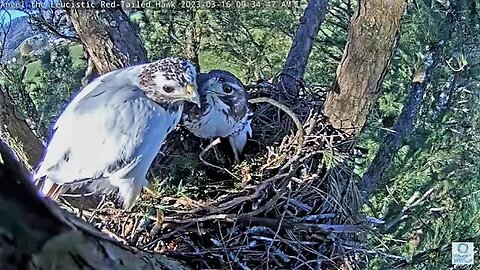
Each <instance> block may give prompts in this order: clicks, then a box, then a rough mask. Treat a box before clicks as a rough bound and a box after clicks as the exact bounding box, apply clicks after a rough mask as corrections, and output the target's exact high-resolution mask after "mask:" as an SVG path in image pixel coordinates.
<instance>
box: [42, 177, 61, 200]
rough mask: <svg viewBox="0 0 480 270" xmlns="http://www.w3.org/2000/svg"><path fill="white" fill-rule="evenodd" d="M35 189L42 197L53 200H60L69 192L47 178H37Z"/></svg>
mask: <svg viewBox="0 0 480 270" xmlns="http://www.w3.org/2000/svg"><path fill="white" fill-rule="evenodd" d="M35 187H36V188H37V190H38V191H39V192H41V193H42V195H44V196H46V197H49V198H52V199H53V200H58V198H59V197H60V195H62V193H64V192H65V191H67V190H68V188H66V187H64V186H60V185H58V184H56V183H55V182H53V181H52V180H50V179H49V178H47V177H46V176H43V177H40V178H37V179H36V180H35Z"/></svg>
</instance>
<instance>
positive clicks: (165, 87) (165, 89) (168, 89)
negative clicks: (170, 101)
mask: <svg viewBox="0 0 480 270" xmlns="http://www.w3.org/2000/svg"><path fill="white" fill-rule="evenodd" d="M173 90H175V88H173V87H171V86H164V87H163V91H165V93H171V92H173Z"/></svg>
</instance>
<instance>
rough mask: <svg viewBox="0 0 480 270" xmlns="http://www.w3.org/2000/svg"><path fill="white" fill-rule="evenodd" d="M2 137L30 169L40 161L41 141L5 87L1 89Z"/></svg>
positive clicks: (0, 123)
mask: <svg viewBox="0 0 480 270" xmlns="http://www.w3.org/2000/svg"><path fill="white" fill-rule="evenodd" d="M0 137H1V138H2V139H3V140H5V141H6V143H7V144H8V145H9V146H10V147H11V148H12V149H13V151H14V153H15V154H16V155H17V156H18V157H19V158H20V160H21V161H22V162H23V163H24V164H25V166H26V167H28V168H29V169H31V168H33V167H34V166H36V165H37V164H38V162H39V161H40V158H41V156H42V149H43V145H42V143H41V141H40V140H39V139H38V138H37V136H36V135H35V134H34V133H33V131H32V130H31V129H30V127H29V126H28V124H27V122H26V121H25V118H24V117H22V116H21V115H20V113H19V111H18V110H17V109H16V108H15V106H14V105H13V102H12V100H11V99H10V97H9V96H8V94H7V93H6V92H5V91H3V89H0Z"/></svg>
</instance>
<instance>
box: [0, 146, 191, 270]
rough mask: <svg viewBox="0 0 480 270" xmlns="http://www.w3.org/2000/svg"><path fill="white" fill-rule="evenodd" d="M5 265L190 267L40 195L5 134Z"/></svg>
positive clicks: (0, 229) (1, 155) (1, 188)
mask: <svg viewBox="0 0 480 270" xmlns="http://www.w3.org/2000/svg"><path fill="white" fill-rule="evenodd" d="M0 251H1V252H0V269H58V270H60V269H65V270H75V269H99V270H100V269H119V270H122V269H152V270H153V269H165V270H182V269H190V268H189V267H187V266H185V265H184V264H183V263H181V262H178V261H176V260H174V259H171V258H169V257H167V256H164V255H160V254H154V253H148V252H143V251H140V250H137V249H135V248H131V247H126V246H123V245H122V244H120V243H119V242H117V241H116V240H114V239H111V238H110V237H109V236H107V235H105V234H103V233H101V232H99V231H97V230H96V229H95V228H93V227H92V226H91V225H90V224H88V223H85V222H84V221H82V220H80V219H78V218H76V217H73V216H71V215H69V214H68V213H65V214H64V213H62V210H61V209H60V208H59V207H58V206H57V205H56V204H53V203H50V202H47V201H46V200H45V199H44V198H41V197H40V196H38V193H37V191H36V190H35V188H34V187H33V185H32V183H31V182H30V180H29V179H28V177H27V174H26V170H25V168H23V167H22V166H21V165H20V164H18V162H17V161H16V160H15V159H14V157H13V156H12V155H11V152H10V149H8V146H6V145H5V144H4V143H3V141H1V140H0Z"/></svg>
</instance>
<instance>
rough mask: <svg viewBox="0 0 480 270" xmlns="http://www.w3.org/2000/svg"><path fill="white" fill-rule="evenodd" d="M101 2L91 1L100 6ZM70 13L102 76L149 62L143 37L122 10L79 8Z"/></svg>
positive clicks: (78, 0)
mask: <svg viewBox="0 0 480 270" xmlns="http://www.w3.org/2000/svg"><path fill="white" fill-rule="evenodd" d="M76 1H77V2H85V1H84V0H76ZM100 2H101V1H100V0H90V3H92V4H96V5H97V6H100ZM67 12H68V15H69V17H70V20H71V21H72V23H73V26H74V28H75V30H76V31H77V33H78V36H79V38H80V40H81V41H82V43H83V45H84V48H85V50H86V51H87V52H88V54H89V56H90V58H91V59H92V62H93V64H94V65H95V67H96V70H97V71H98V73H99V74H100V75H101V74H105V73H107V72H110V71H112V70H115V69H119V68H124V67H126V66H130V65H134V64H140V63H145V62H146V61H147V52H146V50H145V48H144V46H143V44H142V41H141V39H140V36H139V35H138V34H137V33H136V31H135V30H134V28H133V26H132V24H131V22H130V20H129V18H128V16H127V14H125V12H123V10H122V9H118V8H117V9H87V8H78V9H69V10H67Z"/></svg>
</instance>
